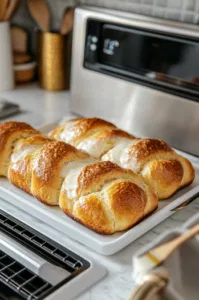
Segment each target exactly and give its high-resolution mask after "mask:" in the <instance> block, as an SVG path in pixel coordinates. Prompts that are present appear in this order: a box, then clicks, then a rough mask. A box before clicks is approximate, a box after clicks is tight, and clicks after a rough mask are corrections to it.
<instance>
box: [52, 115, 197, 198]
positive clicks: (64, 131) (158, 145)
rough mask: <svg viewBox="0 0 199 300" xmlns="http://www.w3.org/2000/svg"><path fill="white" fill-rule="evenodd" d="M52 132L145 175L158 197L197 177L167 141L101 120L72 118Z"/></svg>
mask: <svg viewBox="0 0 199 300" xmlns="http://www.w3.org/2000/svg"><path fill="white" fill-rule="evenodd" d="M49 135H50V136H51V137H52V138H55V139H58V140H63V141H66V142H69V143H71V144H72V145H74V146H75V147H77V148H78V149H82V150H84V151H86V152H87V153H89V154H90V155H91V156H93V157H94V158H98V159H101V160H103V161H106V160H109V161H112V162H114V163H116V164H118V165H119V166H121V167H123V168H128V169H131V170H132V171H134V172H136V173H138V174H140V175H142V177H143V179H144V180H145V182H146V183H147V184H149V185H150V187H151V188H152V189H153V191H154V192H155V193H156V194H157V196H158V198H159V199H165V198H168V197H170V196H171V195H172V194H174V193H175V192H176V191H177V190H178V189H180V188H181V187H183V186H185V185H188V184H190V183H191V182H192V181H193V180H194V177H195V174H194V169H193V166H192V165H191V163H190V162H189V161H188V160H187V159H186V158H184V157H182V156H180V155H178V154H177V153H176V152H175V151H174V150H173V149H171V148H170V147H169V146H168V145H167V144H166V143H165V142H163V141H161V140H157V139H140V138H136V137H134V136H132V135H130V134H128V133H127V132H124V131H122V130H120V129H118V128H117V127H115V126H114V125H113V124H111V123H109V122H106V121H104V120H101V119H97V118H82V119H80V118H79V119H74V120H69V121H67V122H65V123H64V124H62V125H60V126H58V127H57V128H55V129H54V130H53V131H52V132H51V133H50V134H49Z"/></svg>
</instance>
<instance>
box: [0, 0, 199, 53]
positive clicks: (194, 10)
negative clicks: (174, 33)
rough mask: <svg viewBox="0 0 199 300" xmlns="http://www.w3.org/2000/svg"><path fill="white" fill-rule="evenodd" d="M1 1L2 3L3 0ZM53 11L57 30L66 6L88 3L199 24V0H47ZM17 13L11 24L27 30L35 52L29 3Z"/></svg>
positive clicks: (54, 28) (52, 18) (30, 45)
mask: <svg viewBox="0 0 199 300" xmlns="http://www.w3.org/2000/svg"><path fill="white" fill-rule="evenodd" d="M0 1H1V0H0ZM46 1H47V3H48V5H49V8H50V11H51V28H52V30H54V31H58V30H59V28H60V24H61V19H62V16H63V12H64V10H65V8H66V7H67V6H72V5H75V6H76V5H78V4H87V5H96V6H101V7H106V8H112V9H119V10H124V11H128V12H133V13H139V14H144V15H149V16H155V17H158V18H166V19H172V20H178V21H183V22H188V23H195V24H198V22H199V0H56V1H55V0H46ZM21 2H22V4H21V5H20V7H19V9H18V10H17V12H16V14H15V16H14V18H13V20H12V23H13V24H16V25H19V26H21V27H24V28H26V29H27V31H28V33H29V48H30V49H31V50H32V52H33V53H35V52H36V51H35V49H36V34H35V29H36V28H37V25H36V24H35V22H34V21H33V20H32V18H31V16H30V15H29V13H28V10H27V5H26V0H21Z"/></svg>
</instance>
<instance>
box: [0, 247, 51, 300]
mask: <svg viewBox="0 0 199 300" xmlns="http://www.w3.org/2000/svg"><path fill="white" fill-rule="evenodd" d="M0 280H1V281H3V282H5V283H7V284H8V285H9V286H10V287H11V288H13V289H14V290H16V291H17V292H18V293H19V294H20V295H21V296H22V297H23V296H25V298H24V299H27V298H28V299H29V300H34V299H39V298H40V297H41V296H42V295H44V293H46V292H48V291H50V290H51V289H52V285H51V284H49V283H48V282H46V281H45V280H43V279H42V278H40V277H39V276H37V275H35V274H34V273H33V272H31V271H30V270H28V269H27V268H25V267H24V266H23V265H22V264H20V263H18V262H17V261H16V260H14V259H13V258H12V257H10V256H8V255H7V254H6V253H4V252H3V251H1V250H0ZM22 299H23V298H22Z"/></svg>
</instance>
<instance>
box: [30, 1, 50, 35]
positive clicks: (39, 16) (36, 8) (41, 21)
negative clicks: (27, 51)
mask: <svg viewBox="0 0 199 300" xmlns="http://www.w3.org/2000/svg"><path fill="white" fill-rule="evenodd" d="M28 8H29V12H30V14H31V16H32V17H33V19H34V20H35V22H36V23H37V24H38V25H39V26H40V28H41V29H42V30H43V31H49V30H50V11H49V8H48V5H47V3H46V1H45V0H28Z"/></svg>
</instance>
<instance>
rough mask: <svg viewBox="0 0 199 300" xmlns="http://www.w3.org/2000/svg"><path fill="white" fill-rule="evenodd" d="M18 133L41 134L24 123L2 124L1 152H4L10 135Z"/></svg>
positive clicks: (0, 125) (0, 127)
mask: <svg viewBox="0 0 199 300" xmlns="http://www.w3.org/2000/svg"><path fill="white" fill-rule="evenodd" d="M16 131H19V132H20V131H21V132H22V134H23V133H30V134H31V133H33V134H40V132H39V131H38V130H36V129H34V128H33V127H32V126H30V125H29V124H27V123H24V122H5V123H2V124H0V151H2V150H3V149H4V147H5V145H6V140H7V139H8V138H9V136H10V135H12V134H13V133H15V132H16Z"/></svg>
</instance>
